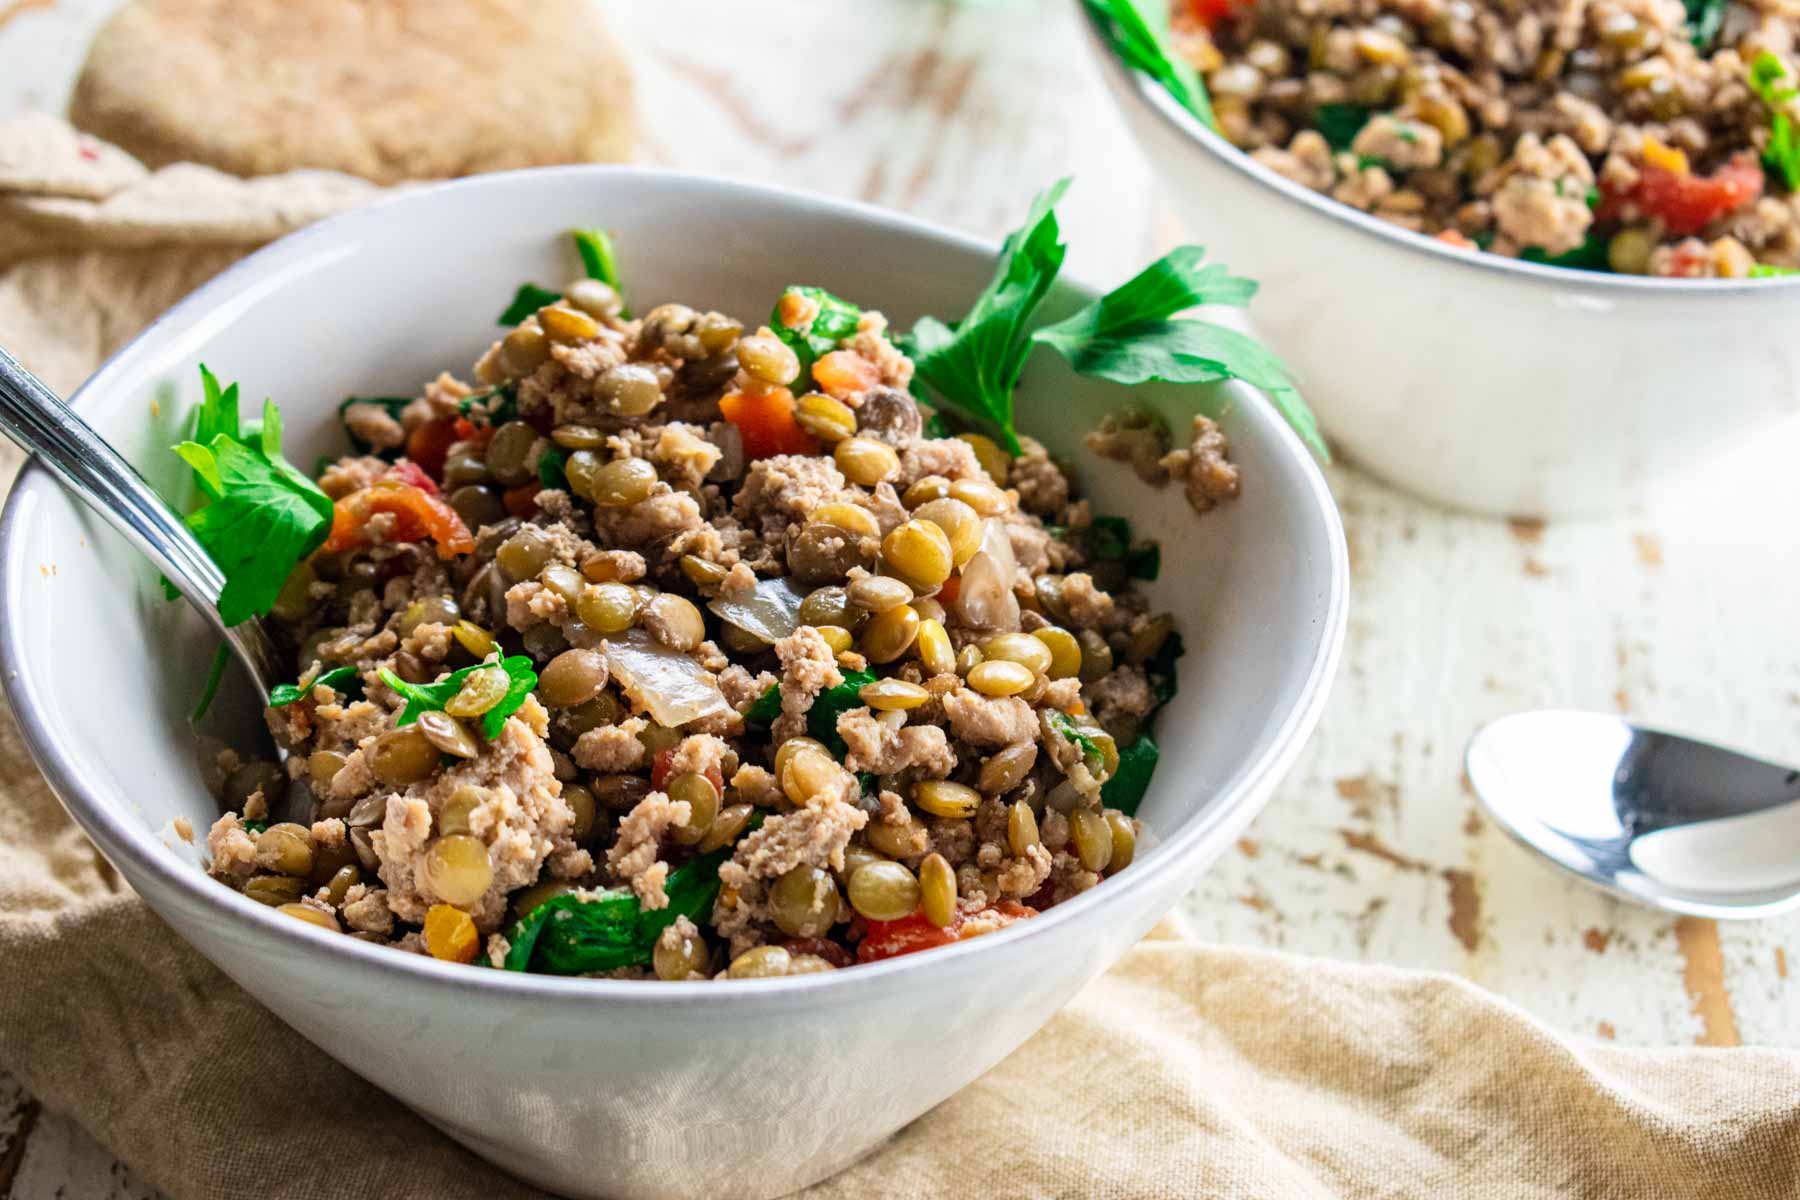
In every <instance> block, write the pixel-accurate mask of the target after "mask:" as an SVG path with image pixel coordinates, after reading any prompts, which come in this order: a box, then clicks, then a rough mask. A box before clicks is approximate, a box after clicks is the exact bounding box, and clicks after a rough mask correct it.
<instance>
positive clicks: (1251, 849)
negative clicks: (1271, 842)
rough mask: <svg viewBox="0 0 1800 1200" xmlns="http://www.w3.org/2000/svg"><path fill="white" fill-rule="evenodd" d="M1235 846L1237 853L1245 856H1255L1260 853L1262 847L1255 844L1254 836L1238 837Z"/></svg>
mask: <svg viewBox="0 0 1800 1200" xmlns="http://www.w3.org/2000/svg"><path fill="white" fill-rule="evenodd" d="M1237 848H1238V853H1239V854H1242V855H1243V856H1244V857H1245V858H1255V857H1256V856H1257V855H1259V854H1261V853H1262V847H1261V846H1259V845H1257V844H1256V839H1254V838H1247V837H1241V838H1239V839H1238V840H1237Z"/></svg>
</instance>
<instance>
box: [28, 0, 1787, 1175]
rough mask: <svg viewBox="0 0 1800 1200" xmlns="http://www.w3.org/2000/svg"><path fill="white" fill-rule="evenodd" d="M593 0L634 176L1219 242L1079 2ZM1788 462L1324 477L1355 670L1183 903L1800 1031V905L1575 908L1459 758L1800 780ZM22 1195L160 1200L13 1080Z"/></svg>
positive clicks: (1564, 1002)
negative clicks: (1669, 762) (1612, 753)
mask: <svg viewBox="0 0 1800 1200" xmlns="http://www.w3.org/2000/svg"><path fill="white" fill-rule="evenodd" d="M114 3H116V0H0V111H16V110H18V109H21V108H39V109H47V110H56V109H59V108H60V107H61V105H62V103H63V102H64V99H65V97H66V94H67V89H68V85H69V81H70V79H71V77H72V75H73V72H74V70H75V68H76V67H77V65H78V64H79V62H80V60H81V56H82V54H83V52H84V48H85V45H86V42H87V39H88V38H89V37H90V36H91V33H92V31H93V30H94V29H95V28H96V27H97V26H98V24H99V22H100V21H101V20H102V19H103V17H104V15H105V14H106V13H107V12H108V11H110V9H111V8H112V7H113V5H114ZM612 8H613V10H614V12H615V14H616V17H617V21H618V24H619V26H620V28H621V31H622V32H623V33H624V34H625V35H626V36H627V38H628V40H629V41H630V42H631V43H632V45H633V46H634V47H635V48H636V50H637V59H636V61H637V64H638V75H639V94H640V97H641V101H642V109H643V112H644V114H645V115H644V125H645V134H644V139H643V144H642V149H641V158H642V159H643V161H646V162H649V163H654V164H668V165H675V166H681V167H685V168H693V169H701V170H707V171H713V172H722V173H728V174H733V175H740V176H745V177H749V178H756V179H768V180H778V181H781V182H784V183H787V184H790V185H794V186H800V187H805V188H812V189H817V190H821V191H826V192H832V193H837V194H841V195H848V196H853V197H857V198H860V199H863V200H867V201H871V202H873V203H877V204H883V205H889V206H893V207H896V208H902V209H906V210H908V211H910V212H913V213H916V214H918V215H920V216H922V217H925V218H928V219H931V220H934V221H939V222H943V223H945V224H949V225H956V226H961V227H963V228H966V229H969V230H972V231H974V232H977V233H980V234H983V235H988V236H998V235H999V234H1001V233H1003V232H1004V231H1006V230H1007V229H1008V228H1010V227H1011V225H1012V224H1014V223H1015V222H1016V221H1017V220H1018V218H1019V216H1020V214H1021V213H1022V212H1023V210H1024V207H1025V204H1026V202H1027V201H1028V199H1029V198H1030V196H1031V194H1032V193H1033V192H1034V191H1035V190H1037V189H1038V188H1039V187H1041V186H1042V185H1043V184H1045V183H1047V182H1049V181H1050V180H1053V179H1055V178H1057V177H1059V176H1061V175H1064V174H1074V175H1075V176H1076V185H1075V187H1074V189H1073V190H1072V191H1071V193H1070V195H1069V198H1068V200H1067V201H1065V203H1064V206H1063V209H1062V213H1063V225H1064V228H1065V230H1066V232H1067V238H1068V241H1069V243H1070V253H1069V259H1068V262H1069V269H1070V270H1071V271H1072V272H1073V273H1075V274H1077V275H1080V276H1083V277H1086V278H1089V279H1092V280H1094V281H1096V282H1107V283H1110V282H1116V281H1118V280H1121V279H1123V278H1124V277H1125V276H1126V275H1127V274H1129V273H1130V272H1131V271H1132V270H1134V269H1135V268H1136V267H1138V266H1140V265H1142V264H1143V263H1144V262H1145V261H1147V260H1148V258H1149V257H1150V256H1151V255H1152V253H1153V252H1154V251H1155V250H1156V249H1158V248H1159V247H1162V246H1166V245H1167V244H1169V243H1170V242H1171V241H1173V240H1175V239H1177V238H1178V237H1182V236H1183V235H1184V234H1185V235H1186V236H1191V237H1192V238H1194V239H1195V240H1198V241H1201V242H1204V241H1205V240H1206V232H1207V231H1206V230H1205V229H1196V230H1190V231H1181V230H1177V229H1175V228H1174V227H1173V226H1172V224H1171V223H1170V222H1169V220H1168V219H1167V218H1166V217H1164V216H1162V215H1161V214H1162V212H1163V209H1162V206H1161V205H1160V204H1159V202H1158V201H1157V198H1156V195H1155V187H1154V184H1153V182H1152V179H1151V176H1150V173H1149V170H1148V168H1147V166H1146V164H1145V163H1144V162H1143V161H1142V159H1141V158H1140V157H1139V156H1138V155H1137V153H1136V151H1135V149H1134V148H1133V147H1132V145H1131V144H1130V143H1129V141H1128V139H1127V137H1126V134H1125V131H1124V129H1123V127H1122V126H1121V125H1120V124H1119V122H1118V121H1117V120H1116V118H1115V117H1114V115H1113V113H1112V111H1111V109H1110V108H1109V107H1108V104H1107V100H1106V98H1105V96H1104V95H1103V94H1102V92H1101V87H1100V83H1099V80H1098V78H1097V76H1096V75H1095V73H1094V71H1093V70H1092V69H1091V67H1090V66H1089V65H1088V63H1087V62H1086V60H1085V59H1084V58H1083V51H1082V48H1081V46H1080V44H1079V43H1078V41H1077V39H1076V36H1075V33H1076V31H1075V26H1074V23H1073V8H1072V6H1071V5H1070V4H1068V3H1066V2H1065V0H1042V2H1035V0H1015V2H1013V3H1010V4H1000V5H989V6H971V7H960V8H957V7H946V6H944V5H941V4H938V3H934V2H932V0H794V2H784V3H780V4H776V3H758V4H753V5H752V4H742V5H739V4H721V3H716V2H715V3H705V2H703V0H655V2H654V3H647V2H640V3H636V4H614V5H612ZM1372 382H1375V383H1377V384H1378V381H1372ZM1695 401H1696V403H1704V402H1705V397H1696V398H1695ZM1796 452H1800V434H1796V433H1795V431H1792V430H1790V431H1789V436H1788V437H1787V438H1786V439H1785V440H1781V441H1779V442H1771V443H1769V444H1765V445H1762V446H1759V447H1756V448H1754V449H1752V450H1750V451H1748V452H1746V454H1745V455H1744V457H1743V458H1742V459H1741V460H1740V461H1738V462H1735V463H1733V464H1731V465H1730V467H1729V469H1726V470H1722V471H1720V472H1718V473H1716V474H1715V475H1714V476H1713V477H1712V478H1711V479H1710V480H1709V481H1703V484H1702V486H1701V487H1700V489H1699V490H1698V491H1689V492H1683V493H1678V494H1671V495H1670V496H1669V497H1668V503H1667V504H1666V505H1661V506H1658V507H1655V508H1653V509H1651V510H1647V511H1643V512H1635V513H1632V514H1630V515H1628V516H1626V517H1622V518H1619V519H1616V520H1610V521H1597V522H1588V523H1569V524H1555V525H1551V526H1549V527H1539V526H1531V525H1524V524H1510V525H1509V524H1507V523H1503V522H1495V521H1488V520H1482V519H1477V518H1470V517H1462V516H1456V515H1452V514H1447V513H1445V512H1442V511H1440V510H1437V509H1434V508H1431V507H1429V506H1426V505H1424V504H1421V503H1419V502H1416V501H1414V500H1412V499H1410V498H1408V497H1406V496H1404V495H1402V494H1400V493H1398V492H1396V491H1394V490H1392V489H1390V488H1388V487H1386V486H1384V485H1382V484H1381V483H1378V482H1376V481H1373V480H1371V479H1369V478H1368V477H1366V476H1364V475H1362V474H1359V473H1358V472H1356V471H1355V470H1354V469H1350V468H1348V467H1344V466H1339V467H1335V468H1333V469H1332V472H1331V477H1332V485H1333V488H1334V490H1335V491H1336V494H1337V496H1338V499H1339V502H1340V504H1341V505H1342V507H1343V510H1344V517H1345V522H1346V525H1347V527H1348V530H1349V535H1350V548H1351V559H1352V563H1353V569H1354V573H1355V589H1356V590H1355V595H1354V600H1353V603H1352V613H1351V628H1350V638H1349V645H1348V650H1347V653H1346V656H1345V659H1344V665H1343V668H1342V671H1341V673H1340V675H1339V677H1338V681H1337V686H1336V691H1335V693H1334V695H1333V699H1332V702H1331V705H1330V707H1329V709H1328V711H1327V712H1326V715H1325V718H1324V720H1323V722H1322V723H1321V725H1320V727H1319V732H1318V734H1317V736H1316V737H1315V738H1314V740H1313V742H1312V744H1311V746H1310V747H1309V749H1308V751H1307V753H1306V754H1305V756H1304V757H1303V758H1302V760H1301V762H1300V764H1299V766H1298V767H1297V768H1296V769H1295V771H1294V774H1293V776H1292V777H1291V778H1290V779H1289V781H1288V782H1287V784H1286V786H1285V787H1283V788H1282V789H1281V791H1280V792H1279V794H1278V795H1277V797H1276V799H1275V800H1274V802H1273V803H1272V804H1271V805H1270V807H1269V809H1268V811H1267V812H1266V813H1265V814H1264V815H1263V816H1262V817H1261V819H1260V820H1258V822H1257V823H1256V825H1255V827H1254V828H1253V829H1252V830H1251V832H1250V833H1249V835H1248V836H1246V837H1245V838H1244V839H1243V840H1242V841H1241V842H1240V843H1239V845H1238V848H1237V851H1236V853H1234V854H1231V855H1229V856H1227V858H1226V859H1225V860H1224V861H1223V862H1222V863H1220V864H1219V865H1218V866H1217V867H1215V868H1214V869H1213V870H1212V871H1211V872H1210V873H1209V874H1208V875H1206V876H1205V877H1204V878H1201V879H1198V880H1196V882H1195V888H1194V890H1193V892H1192V893H1191V894H1190V895H1189V896H1188V898H1187V900H1186V902H1185V907H1186V909H1187V911H1188V913H1189V914H1190V916H1191V917H1192V918H1193V920H1194V923H1195V924H1196V925H1197V927H1198V929H1199V931H1200V933H1201V934H1202V936H1205V937H1208V938H1213V939H1218V940H1222V941H1228V942H1240V943H1245V944H1251V945H1260V946H1273V947H1280V948H1283V949H1287V950H1293V951H1299V952H1303V953H1309V954H1322V955H1330V956H1333V957H1338V958H1346V959H1358V960H1367V961H1379V962H1389V963H1398V964H1402V965H1406V966H1416V967H1427V968H1435V969H1439V970H1446V971H1454V972H1457V973H1460V974H1462V975H1466V976H1468V977H1469V978H1471V979H1473V980H1475V981H1476V982H1478V983H1480V984H1482V985H1484V986H1486V987H1488V988H1491V989H1493V990H1494V991H1497V992H1499V993H1501V994H1502V995H1504V996H1507V997H1508V998H1510V999H1512V1000H1513V1001H1515V1002H1517V1003H1518V1004H1520V1005H1522V1006H1523V1007H1524V1008H1526V1009H1528V1010H1530V1011H1531V1012H1533V1013H1535V1014H1537V1015H1538V1016H1540V1017H1542V1018H1543V1019H1545V1020H1546V1021H1548V1022H1550V1023H1551V1024H1552V1025H1555V1026H1557V1027H1559V1028H1562V1029H1565V1030H1570V1031H1574V1032H1578V1033H1585V1034H1590V1035H1594V1036H1598V1037H1603V1038H1616V1039H1618V1040H1620V1041H1624V1042H1637V1043H1671V1044H1692V1043H1700V1044H1706V1045H1734V1044H1737V1043H1739V1042H1755V1043H1767V1044H1782V1045H1796V1044H1800V1005H1797V1001H1800V985H1796V984H1795V983H1794V982H1791V981H1790V979H1789V971H1788V964H1787V956H1786V951H1787V947H1788V945H1789V943H1790V942H1794V941H1795V940H1796V936H1797V935H1800V918H1792V919H1787V920H1775V921H1768V922H1763V923H1759V924H1748V925H1744V924H1734V925H1716V924H1714V923H1713V922H1711V921H1704V920H1695V919H1685V920H1675V919H1672V918H1669V917H1664V916H1658V915H1655V914H1651V913H1647V912H1641V911H1638V910H1635V909H1631V908H1627V907H1624V906H1622V905H1619V904H1617V903H1615V902H1613V901H1612V900H1610V899H1607V898H1605V897H1603V896H1601V895H1599V894H1597V893H1593V892H1590V891H1587V890H1585V889H1583V888H1581V887H1579V886H1578V885H1576V884H1573V883H1571V882H1568V881H1565V880H1564V879H1563V878H1561V877H1559V876H1557V875H1555V874H1553V873H1551V872H1550V871H1549V869H1547V868H1545V867H1543V866H1541V865H1540V864H1539V863H1538V862H1536V861H1535V860H1534V859H1532V858H1530V857H1529V856H1528V855H1527V854H1526V853H1525V852H1524V851H1522V850H1520V849H1518V848H1517V847H1516V846H1514V845H1513V843H1512V842H1511V841H1510V840H1509V839H1508V838H1507V837H1506V835H1504V834H1503V833H1501V832H1500V831H1499V830H1497V829H1495V828H1494V827H1493V826H1492V824H1491V823H1489V822H1487V821H1486V820H1484V819H1483V818H1482V816H1481V815H1480V813H1479V812H1478V810H1477V807H1476V804H1475V801H1474V799H1473V797H1472V796H1471V795H1470V793H1469V790H1468V788H1467V785H1466V784H1465V782H1464V780H1463V776H1462V766H1461V752H1462V747H1463V744H1464V742H1465V741H1466V740H1467V738H1468V736H1469V735H1470V733H1472V732H1473V731H1474V729H1475V728H1476V727H1477V726H1478V725H1479V724H1480V723H1481V722H1483V721H1485V720H1487V719H1489V718H1492V717H1495V716H1498V715H1501V714H1503V713H1506V712H1509V711H1513V710H1517V709H1522V708H1530V707H1537V706H1543V705H1550V704H1557V705H1568V706H1578V707H1585V708H1594V709H1600V710H1607V711H1616V712H1623V713H1628V714H1630V715H1632V716H1634V717H1639V718H1643V719H1645V720H1650V721H1654V722H1657V723H1660V724H1662V725H1664V726H1667V727H1671V728H1677V729H1685V730H1689V731H1692V732H1697V733H1703V734H1711V735H1715V736H1717V737H1719V738H1722V739H1729V740H1732V741H1735V742H1737V743H1740V744H1742V745H1745V746H1752V747H1756V748H1758V749H1759V750H1761V751H1762V752H1763V753H1764V754H1766V755H1767V756H1770V757H1774V758H1781V757H1784V756H1785V757H1786V758H1787V759H1788V760H1790V761H1795V762H1800V655H1797V654H1796V653H1795V650H1794V646H1795V638H1794V635H1793V625H1794V622H1795V620H1796V616H1797V613H1796V607H1795V603H1794V601H1795V598H1796V596H1800V551H1797V549H1796V545H1797V539H1796V537H1795V535H1794V521H1795V514H1796V513H1800V470H1796V469H1795V468H1794V466H1793V465H1792V464H1793V462H1794V461H1796ZM9 1110H10V1111H11V1115H10V1116H8V1115H6V1114H7V1113H8V1112H9ZM9 1189H10V1195H11V1196H13V1197H17V1198H18V1200H46V1198H48V1197H51V1196H61V1195H69V1196H81V1197H101V1196H109V1195H110V1196H121V1197H141V1196H146V1195H150V1194H152V1193H149V1192H148V1191H147V1190H146V1189H145V1188H144V1187H143V1186H142V1185H141V1184H137V1183H134V1182H133V1181H132V1180H131V1178H130V1174H129V1172H128V1171H127V1170H126V1169H125V1168H124V1167H122V1166H121V1165H119V1164H117V1163H115V1162H114V1161H113V1159H112V1157H111V1155H109V1154H107V1153H106V1152H105V1151H104V1150H103V1149H102V1148H100V1147H98V1146H96V1145H94V1144H93V1143H92V1142H91V1141H90V1140H89V1139H88V1138H86V1136H85V1135H84V1134H82V1133H81V1132H80V1131H79V1130H78V1129H75V1128H74V1127H73V1126H72V1125H70V1124H69V1123H68V1122H66V1121H63V1120H61V1119H59V1118H58V1117H56V1116H55V1115H54V1114H50V1113H45V1112H40V1111H38V1109H37V1107H36V1106H35V1105H34V1104H32V1103H31V1101H30V1100H29V1098H28V1097H26V1096H24V1095H23V1094H22V1093H21V1092H19V1090H18V1089H17V1088H16V1087H13V1086H12V1085H10V1084H8V1083H7V1082H6V1080H5V1077H4V1076H3V1075H0V1196H5V1195H7V1194H8V1193H9Z"/></svg>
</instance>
